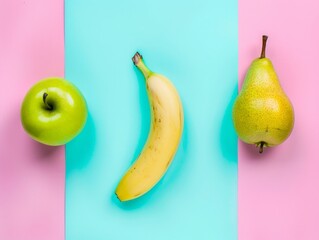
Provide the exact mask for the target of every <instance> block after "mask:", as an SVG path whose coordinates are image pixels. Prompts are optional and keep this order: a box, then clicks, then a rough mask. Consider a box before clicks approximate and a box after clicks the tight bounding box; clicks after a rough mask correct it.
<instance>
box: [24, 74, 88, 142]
mask: <svg viewBox="0 0 319 240" xmlns="http://www.w3.org/2000/svg"><path fill="white" fill-rule="evenodd" d="M45 93H46V94H47V96H46V98H45V100H44V97H43V95H44V94H45ZM45 102H46V103H45ZM46 104H48V105H46ZM50 107H51V108H52V109H50ZM87 115H88V110H87V104H86V101H85V99H84V97H83V95H82V94H81V92H80V91H79V90H78V89H77V88H76V87H75V86H74V85H73V84H72V83H70V82H69V81H67V80H65V79H62V78H47V79H44V80H41V81H39V82H38V83H36V84H35V85H33V86H32V87H31V89H30V90H29V91H28V92H27V94H26V96H25V97H24V100H23V103H22V106H21V122H22V126H23V128H24V129H25V131H26V132H27V133H28V134H29V135H30V136H31V138H33V139H34V140H36V141H38V142H40V143H43V144H46V145H50V146H59V145H64V144H66V143H67V142H69V141H70V140H72V139H73V138H74V137H75V136H76V135H78V134H79V133H80V132H81V130H82V129H83V127H84V125H85V123H86V119H87Z"/></svg>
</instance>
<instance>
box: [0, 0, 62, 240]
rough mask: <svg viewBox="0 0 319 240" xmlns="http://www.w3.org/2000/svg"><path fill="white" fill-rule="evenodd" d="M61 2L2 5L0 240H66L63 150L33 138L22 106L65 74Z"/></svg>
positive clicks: (3, 1) (8, 0) (30, 0)
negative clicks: (39, 87) (41, 83)
mask: <svg viewBox="0 0 319 240" xmlns="http://www.w3.org/2000/svg"><path fill="white" fill-rule="evenodd" d="M63 25H64V23H63V1H62V0H58V1H57V0H55V1H51V0H26V1H19V0H14V1H13V0H1V3H0V36H1V37H0V82H1V87H0V239H1V240H22V239H23V240H62V239H64V189H65V188H64V183H65V158H64V148H63V147H58V148H57V147H46V146H44V145H41V144H38V143H36V142H35V141H33V140H31V139H30V138H29V137H28V136H27V135H26V133H25V132H24V131H23V129H22V126H21V123H20V106H21V102H22V100H23V97H24V95H25V93H26V92H27V90H28V89H29V88H30V87H31V86H32V85H33V84H34V83H35V82H37V81H38V80H40V79H42V78H45V77H48V76H61V77H63V75H64V40H63V38H64V30H63V29H64V26H63Z"/></svg>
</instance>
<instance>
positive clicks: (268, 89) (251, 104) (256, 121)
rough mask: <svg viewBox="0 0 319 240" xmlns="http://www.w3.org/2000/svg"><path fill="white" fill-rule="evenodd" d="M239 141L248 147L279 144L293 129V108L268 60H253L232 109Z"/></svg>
mask: <svg viewBox="0 0 319 240" xmlns="http://www.w3.org/2000/svg"><path fill="white" fill-rule="evenodd" d="M233 123H234V127H235V130H236V132H237V134H238V137H239V138H240V139H241V140H242V141H244V142H246V143H249V144H256V145H257V146H258V145H260V143H264V144H265V146H267V147H271V146H276V145H279V144H281V143H282V142H283V141H285V140H286V139H287V138H288V137H289V135H290V134H291V132H292V129H293V126H294V110H293V106H292V104H291V102H290V100H289V98H288V97H287V95H286V94H285V92H284V91H283V89H282V87H281V85H280V82H279V80H278V77H277V74H276V72H275V70H274V67H273V65H272V63H271V61H270V60H269V59H268V58H258V59H255V60H254V61H253V62H252V64H251V65H250V67H249V69H248V72H247V74H246V77H245V80H244V84H243V87H242V90H241V92H240V93H239V95H238V97H237V99H236V100H235V103H234V107H233Z"/></svg>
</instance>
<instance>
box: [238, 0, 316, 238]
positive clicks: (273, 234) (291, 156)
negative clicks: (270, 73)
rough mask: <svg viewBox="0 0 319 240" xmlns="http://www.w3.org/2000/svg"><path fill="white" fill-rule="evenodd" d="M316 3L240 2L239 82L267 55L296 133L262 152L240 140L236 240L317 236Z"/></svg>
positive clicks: (259, 0)
mask: <svg viewBox="0 0 319 240" xmlns="http://www.w3.org/2000/svg"><path fill="white" fill-rule="evenodd" d="M318 9H319V2H318V1H315V0H305V1H288V0H281V1H277V0H267V1H261V0H257V1H252V0H239V82H240V85H241V84H242V81H243V79H244V75H245V72H246V70H247V68H248V66H249V64H250V62H251V61H252V60H253V59H254V58H256V57H258V56H259V54H260V47H261V35H262V34H267V35H268V36H269V39H268V47H267V56H268V57H269V58H270V59H271V60H272V61H273V64H274V66H275V69H276V71H277V73H278V75H279V78H280V80H281V83H282V86H283V88H284V90H285V91H286V93H287V94H288V96H289V97H290V99H291V101H292V103H293V105H294V109H295V117H296V120H295V128H294V131H293V133H292V135H291V136H290V138H289V139H288V140H287V141H286V142H285V143H284V144H282V145H280V146H278V147H276V148H273V149H266V150H265V152H264V153H263V154H262V155H260V154H259V153H258V150H257V149H256V148H255V147H254V146H247V145H245V144H243V143H239V149H238V151H239V159H238V161H239V166H238V169H239V172H238V174H239V183H238V184H239V186H238V188H239V189H238V194H239V196H238V198H239V203H238V204H239V206H238V208H239V209H238V211H239V213H238V216H239V219H238V221H239V226H238V228H239V239H240V240H256V239H258V240H301V239H302V240H317V239H319V229H318V226H319V225H318V224H319V204H318V203H319V191H318V189H319V160H318V159H319V157H318V137H319V128H318V124H319V107H318V103H319V94H318V89H319V61H318V53H319V44H318V43H319V31H318V23H319V14H318Z"/></svg>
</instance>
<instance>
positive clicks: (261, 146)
mask: <svg viewBox="0 0 319 240" xmlns="http://www.w3.org/2000/svg"><path fill="white" fill-rule="evenodd" d="M264 145H265V142H261V143H260V145H259V153H260V154H262V153H263V151H264Z"/></svg>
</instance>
